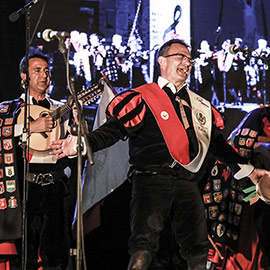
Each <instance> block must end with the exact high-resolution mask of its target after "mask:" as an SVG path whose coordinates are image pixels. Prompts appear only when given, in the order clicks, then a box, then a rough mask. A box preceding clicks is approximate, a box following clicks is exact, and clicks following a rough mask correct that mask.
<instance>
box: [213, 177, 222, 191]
mask: <svg viewBox="0 0 270 270" xmlns="http://www.w3.org/2000/svg"><path fill="white" fill-rule="evenodd" d="M213 189H214V191H219V190H220V189H221V180H220V179H214V180H213Z"/></svg>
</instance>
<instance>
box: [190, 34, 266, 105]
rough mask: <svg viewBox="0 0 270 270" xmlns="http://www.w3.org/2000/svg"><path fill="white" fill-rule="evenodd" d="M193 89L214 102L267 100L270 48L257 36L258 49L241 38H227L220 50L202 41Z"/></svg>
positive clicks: (237, 102) (259, 101) (239, 102)
mask: <svg viewBox="0 0 270 270" xmlns="http://www.w3.org/2000/svg"><path fill="white" fill-rule="evenodd" d="M195 60H196V64H195V68H194V88H195V89H196V91H198V92H199V93H200V94H201V95H202V96H204V97H205V98H207V99H209V100H211V101H212V103H213V104H215V103H219V102H225V103H226V102H227V103H236V104H243V102H257V103H259V104H260V103H264V104H265V103H266V100H269V89H270V76H269V75H270V69H269V64H270V47H269V46H268V44H267V40H265V39H262V38H260V39H258V40H257V48H256V49H253V48H249V47H247V46H246V45H244V42H243V40H242V39H241V38H235V39H234V40H233V41H231V40H230V39H226V40H224V41H223V43H222V45H221V49H219V50H218V49H216V48H215V49H214V48H212V47H211V46H210V44H209V42H208V41H207V40H202V41H201V43H200V47H199V49H198V50H197V56H196V59H195Z"/></svg>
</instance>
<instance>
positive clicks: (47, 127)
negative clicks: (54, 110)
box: [30, 115, 54, 133]
mask: <svg viewBox="0 0 270 270" xmlns="http://www.w3.org/2000/svg"><path fill="white" fill-rule="evenodd" d="M53 124H54V123H53V118H52V117H51V116H49V115H47V116H45V117H39V118H37V119H36V120H34V121H32V122H30V133H39V132H51V131H52V129H53Z"/></svg>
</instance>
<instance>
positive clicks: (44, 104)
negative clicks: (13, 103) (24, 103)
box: [33, 98, 50, 109]
mask: <svg viewBox="0 0 270 270" xmlns="http://www.w3.org/2000/svg"><path fill="white" fill-rule="evenodd" d="M33 104H34V105H38V106H41V107H44V108H47V109H50V102H49V101H48V100H47V98H44V99H43V100H39V101H36V99H35V98H33Z"/></svg>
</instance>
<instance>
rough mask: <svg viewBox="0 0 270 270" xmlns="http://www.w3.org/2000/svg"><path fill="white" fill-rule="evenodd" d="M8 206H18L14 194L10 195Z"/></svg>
mask: <svg viewBox="0 0 270 270" xmlns="http://www.w3.org/2000/svg"><path fill="white" fill-rule="evenodd" d="M8 207H9V208H16V207H18V201H17V199H16V198H15V196H11V197H10V198H9V199H8Z"/></svg>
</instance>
